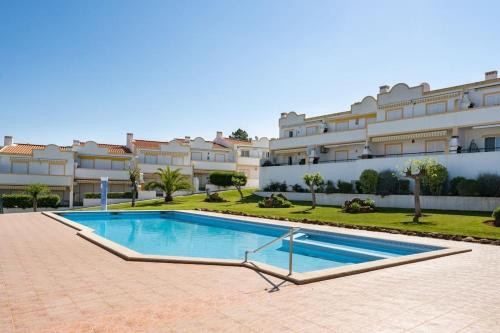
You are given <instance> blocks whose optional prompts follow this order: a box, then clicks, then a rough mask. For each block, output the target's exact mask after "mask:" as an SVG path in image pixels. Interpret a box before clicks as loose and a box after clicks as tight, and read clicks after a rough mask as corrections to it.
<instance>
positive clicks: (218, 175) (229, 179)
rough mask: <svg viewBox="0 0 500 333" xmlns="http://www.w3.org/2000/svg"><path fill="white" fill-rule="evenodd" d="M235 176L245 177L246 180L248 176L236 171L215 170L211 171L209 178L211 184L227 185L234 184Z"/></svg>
mask: <svg viewBox="0 0 500 333" xmlns="http://www.w3.org/2000/svg"><path fill="white" fill-rule="evenodd" d="M233 177H235V178H241V179H243V178H244V179H245V181H246V176H245V174H244V173H241V172H235V171H214V172H212V173H210V175H209V176H208V179H209V181H210V184H213V185H217V186H223V187H227V186H232V185H233Z"/></svg>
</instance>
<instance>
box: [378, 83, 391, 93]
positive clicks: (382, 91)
mask: <svg viewBox="0 0 500 333" xmlns="http://www.w3.org/2000/svg"><path fill="white" fill-rule="evenodd" d="M389 88H390V87H389V86H388V85H387V84H386V85H383V86H380V87H379V93H380V94H384V93H386V92H389Z"/></svg>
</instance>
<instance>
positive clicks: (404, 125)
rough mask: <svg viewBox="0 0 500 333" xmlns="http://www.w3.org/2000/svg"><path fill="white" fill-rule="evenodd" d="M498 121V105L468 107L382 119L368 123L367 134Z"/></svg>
mask: <svg viewBox="0 0 500 333" xmlns="http://www.w3.org/2000/svg"><path fill="white" fill-rule="evenodd" d="M499 121H500V106H490V107H482V108H474V109H468V110H465V111H455V112H447V113H441V114H435V115H427V116H421V117H414V118H406V119H400V120H393V121H384V122H379V123H372V124H370V125H368V136H369V137H376V136H382V135H388V134H395V133H415V132H422V131H432V130H438V129H448V128H453V127H470V126H475V125H486V124H494V123H498V122H499Z"/></svg>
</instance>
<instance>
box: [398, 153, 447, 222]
mask: <svg viewBox="0 0 500 333" xmlns="http://www.w3.org/2000/svg"><path fill="white" fill-rule="evenodd" d="M437 164H438V163H437V162H436V161H435V160H433V159H430V158H424V159H422V160H414V159H410V160H408V161H407V162H406V164H405V166H404V168H403V169H401V170H400V172H401V174H402V175H403V176H404V177H407V178H411V179H413V180H414V182H415V184H414V188H413V197H414V200H415V213H414V215H413V222H415V223H418V222H419V219H420V217H421V216H422V208H421V206H420V187H421V182H422V178H423V177H426V176H427V177H435V174H434V170H436V167H435V166H436V165H437Z"/></svg>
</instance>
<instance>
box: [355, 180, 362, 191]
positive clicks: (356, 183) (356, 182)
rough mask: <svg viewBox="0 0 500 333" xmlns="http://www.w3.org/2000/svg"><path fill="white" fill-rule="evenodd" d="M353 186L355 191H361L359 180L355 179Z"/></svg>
mask: <svg viewBox="0 0 500 333" xmlns="http://www.w3.org/2000/svg"><path fill="white" fill-rule="evenodd" d="M354 188H355V189H356V193H363V189H362V188H361V182H360V181H359V180H356V181H355V182H354Z"/></svg>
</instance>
